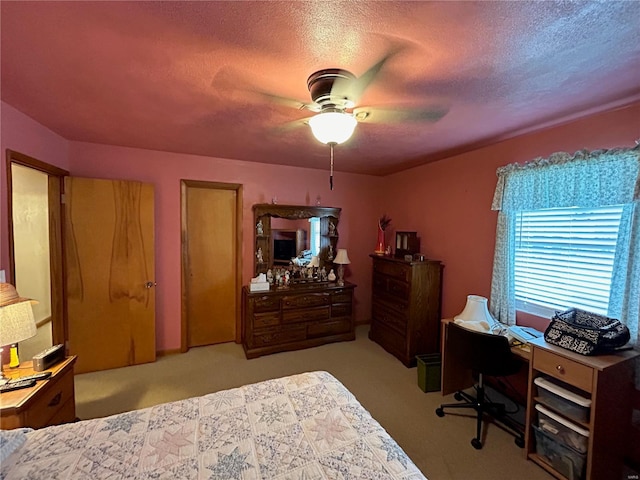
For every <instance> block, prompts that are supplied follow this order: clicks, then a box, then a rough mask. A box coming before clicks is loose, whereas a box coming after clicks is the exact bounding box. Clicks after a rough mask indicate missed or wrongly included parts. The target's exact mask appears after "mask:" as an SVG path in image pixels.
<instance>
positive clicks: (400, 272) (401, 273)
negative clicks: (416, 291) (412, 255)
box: [373, 262, 411, 282]
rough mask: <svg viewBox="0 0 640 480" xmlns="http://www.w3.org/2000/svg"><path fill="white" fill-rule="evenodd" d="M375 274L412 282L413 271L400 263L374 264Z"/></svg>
mask: <svg viewBox="0 0 640 480" xmlns="http://www.w3.org/2000/svg"><path fill="white" fill-rule="evenodd" d="M373 273H374V275H375V274H376V273H381V274H383V275H387V276H389V277H393V278H396V279H398V280H401V281H403V282H408V281H409V280H411V270H410V269H409V268H408V267H407V266H406V265H402V264H399V263H390V262H373Z"/></svg>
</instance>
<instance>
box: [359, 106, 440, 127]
mask: <svg viewBox="0 0 640 480" xmlns="http://www.w3.org/2000/svg"><path fill="white" fill-rule="evenodd" d="M448 112H449V108H448V107H443V106H431V107H425V108H423V109H419V108H387V107H358V108H354V109H353V115H354V116H355V117H356V120H358V122H361V123H403V122H407V123H409V122H432V123H434V122H437V121H438V120H440V119H441V118H442V117H444V116H445V115H446V114H447V113H448Z"/></svg>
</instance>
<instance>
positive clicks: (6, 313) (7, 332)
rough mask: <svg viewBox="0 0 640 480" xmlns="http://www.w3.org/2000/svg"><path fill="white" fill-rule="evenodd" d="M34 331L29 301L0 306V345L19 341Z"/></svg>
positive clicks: (30, 335)
mask: <svg viewBox="0 0 640 480" xmlns="http://www.w3.org/2000/svg"><path fill="white" fill-rule="evenodd" d="M36 333H37V328H36V320H35V318H34V316H33V309H32V308H31V302H29V301H26V302H20V303H11V304H9V305H6V306H4V307H0V346H2V345H11V344H14V343H18V342H21V341H23V340H26V339H27V338H31V337H33V336H35V334H36Z"/></svg>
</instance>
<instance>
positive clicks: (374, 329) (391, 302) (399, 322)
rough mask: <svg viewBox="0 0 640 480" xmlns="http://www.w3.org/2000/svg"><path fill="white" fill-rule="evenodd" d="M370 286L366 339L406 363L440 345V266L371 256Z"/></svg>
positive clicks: (407, 364)
mask: <svg viewBox="0 0 640 480" xmlns="http://www.w3.org/2000/svg"><path fill="white" fill-rule="evenodd" d="M371 258H372V259H373V280H372V282H373V285H372V305H371V330H370V331H369V338H371V340H373V341H375V342H377V343H379V344H380V345H382V346H383V347H384V348H385V349H386V350H387V351H388V352H389V353H392V354H393V355H395V356H396V357H397V358H398V359H399V360H400V361H401V362H402V363H404V364H405V365H406V366H408V367H410V366H414V365H415V364H416V355H418V354H422V353H435V352H438V351H439V346H440V334H439V329H440V298H441V285H442V265H441V263H440V262H438V261H435V260H426V261H421V262H418V261H416V262H413V261H406V260H403V259H399V258H391V257H384V256H378V255H371Z"/></svg>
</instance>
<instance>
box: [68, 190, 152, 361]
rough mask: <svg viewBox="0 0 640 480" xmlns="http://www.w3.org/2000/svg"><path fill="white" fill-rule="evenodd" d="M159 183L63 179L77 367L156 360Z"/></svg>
mask: <svg viewBox="0 0 640 480" xmlns="http://www.w3.org/2000/svg"><path fill="white" fill-rule="evenodd" d="M153 234H154V224H153V186H152V185H149V184H143V183H140V182H129V181H122V180H96V179H90V178H74V177H67V178H66V179H65V254H66V255H65V256H66V258H65V261H66V269H67V271H66V274H67V275H66V277H67V285H66V287H67V288H66V291H67V309H68V325H69V330H68V334H69V353H70V354H71V355H77V356H78V361H77V364H76V367H75V370H76V372H77V373H82V372H90V371H95V370H104V369H108V368H116V367H124V366H127V365H135V364H139V363H145V362H152V361H154V360H155V358H156V347H155V288H153V286H154V285H155V283H154V277H155V271H154V238H153Z"/></svg>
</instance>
